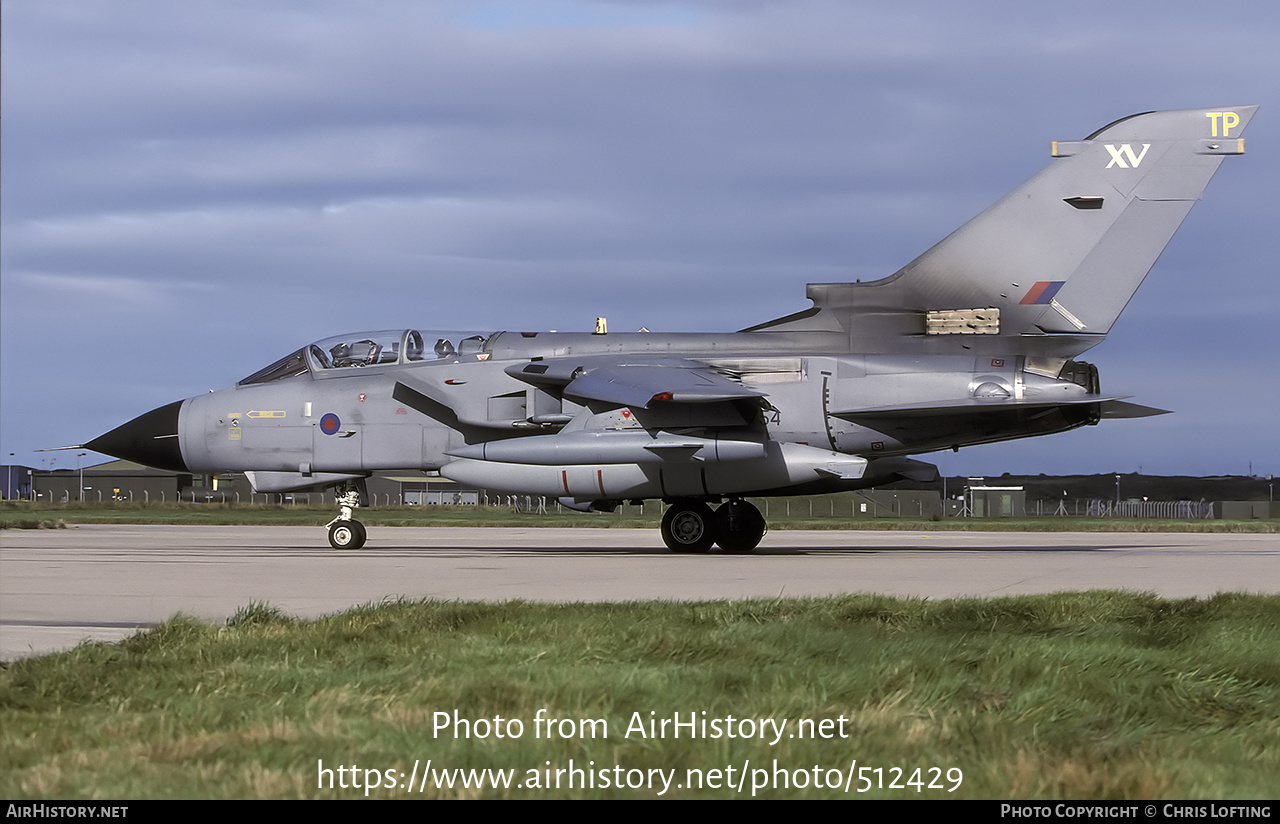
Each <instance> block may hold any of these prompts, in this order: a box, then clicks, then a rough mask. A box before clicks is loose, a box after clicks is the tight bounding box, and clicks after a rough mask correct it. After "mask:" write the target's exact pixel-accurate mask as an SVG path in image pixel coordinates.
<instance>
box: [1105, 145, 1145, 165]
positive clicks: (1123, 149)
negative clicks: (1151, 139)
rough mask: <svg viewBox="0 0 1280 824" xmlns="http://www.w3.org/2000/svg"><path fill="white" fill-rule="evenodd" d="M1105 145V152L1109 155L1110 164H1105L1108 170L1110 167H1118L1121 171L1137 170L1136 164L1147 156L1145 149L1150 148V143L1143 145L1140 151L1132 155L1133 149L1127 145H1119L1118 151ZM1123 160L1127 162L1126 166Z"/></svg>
mask: <svg viewBox="0 0 1280 824" xmlns="http://www.w3.org/2000/svg"><path fill="white" fill-rule="evenodd" d="M1105 145H1106V147H1107V152H1108V153H1110V155H1111V162H1110V163H1108V164H1107V168H1108V169H1110V168H1111V167H1112V166H1119V167H1120V168H1121V169H1129V168H1133V169H1136V168H1138V164H1139V163H1141V162H1142V158H1144V157H1146V156H1147V149H1150V148H1151V144H1150V143H1143V144H1142V151H1141V152H1138V153H1137V154H1134V153H1133V147H1132V146H1130V145H1129V144H1128V143H1122V144H1120V148H1118V149H1117V148H1116V147H1115V146H1112V145H1111V144H1110V143H1107V144H1105ZM1125 160H1128V161H1129V163H1128V164H1127V165H1126V164H1125Z"/></svg>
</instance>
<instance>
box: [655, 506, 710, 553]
mask: <svg viewBox="0 0 1280 824" xmlns="http://www.w3.org/2000/svg"><path fill="white" fill-rule="evenodd" d="M662 540H663V542H664V543H665V544H666V545H667V548H668V549H670V550H671V551H672V552H706V551H708V550H709V549H711V545H712V544H714V543H715V542H716V539H715V520H714V516H713V515H712V512H711V507H709V506H707V505H706V504H704V503H701V502H693V503H677V504H673V505H672V506H671V508H670V509H668V510H667V514H666V515H663V516H662Z"/></svg>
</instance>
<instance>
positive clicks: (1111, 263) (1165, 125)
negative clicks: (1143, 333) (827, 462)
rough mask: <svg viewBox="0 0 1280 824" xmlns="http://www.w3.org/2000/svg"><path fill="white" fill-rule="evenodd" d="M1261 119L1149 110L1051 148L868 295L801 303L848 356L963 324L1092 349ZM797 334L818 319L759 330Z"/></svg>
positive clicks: (831, 291)
mask: <svg viewBox="0 0 1280 824" xmlns="http://www.w3.org/2000/svg"><path fill="white" fill-rule="evenodd" d="M1256 110H1257V106H1235V107H1223V108H1212V109H1191V110H1186V111H1172V112H1148V113H1145V114H1136V115H1132V116H1130V117H1126V118H1124V119H1122V120H1117V121H1116V122H1114V123H1112V124H1110V125H1109V126H1105V127H1103V128H1102V129H1099V130H1098V131H1096V132H1094V133H1093V134H1091V135H1089V137H1087V138H1085V139H1084V140H1079V141H1071V142H1055V143H1053V144H1052V146H1051V154H1052V156H1053V157H1054V158H1055V159H1054V160H1053V162H1052V163H1050V164H1049V166H1047V167H1046V168H1045V169H1044V170H1042V171H1041V172H1040V173H1039V174H1037V175H1035V176H1034V177H1032V178H1031V179H1030V180H1028V181H1027V182H1026V183H1024V184H1022V185H1021V186H1019V187H1018V188H1017V189H1014V190H1013V191H1012V192H1010V193H1009V194H1008V195H1006V196H1005V197H1004V198H1002V199H1001V200H1000V201H999V202H997V203H996V204H995V205H993V206H991V207H990V208H989V209H987V210H986V211H984V212H983V213H982V214H980V215H978V216H977V217H975V218H974V219H973V220H971V221H969V222H968V223H966V224H965V225H964V226H962V227H960V228H959V229H958V230H956V231H955V232H953V233H952V234H951V235H950V236H948V237H947V238H946V239H944V240H943V241H941V242H940V243H938V244H937V245H936V246H934V247H933V248H932V249H930V250H929V251H927V252H925V253H924V254H923V255H921V256H920V257H918V258H916V259H915V260H913V261H912V262H911V263H909V264H908V265H907V266H905V267H904V268H903V269H901V270H900V271H899V272H897V273H896V274H894V275H892V276H890V277H888V278H886V279H884V280H880V281H875V282H872V283H866V284H849V283H815V284H810V285H809V292H808V294H809V297H810V298H812V299H813V301H814V304H815V307H816V308H817V309H818V310H819V312H818V314H819V315H825V316H826V323H832V322H838V323H839V325H840V326H841V327H842V328H844V329H845V330H846V331H848V332H849V334H850V338H851V342H852V343H854V344H855V345H856V344H857V343H858V342H859V341H866V340H880V341H883V340H884V339H885V337H886V336H891V337H898V336H901V335H920V336H929V335H935V334H948V335H951V334H956V328H957V325H959V326H960V327H964V326H966V324H967V323H971V324H972V326H973V327H974V328H973V331H972V334H979V335H1000V336H1010V335H1013V336H1022V335H1052V336H1056V335H1066V336H1071V337H1072V338H1074V339H1076V340H1080V339H1081V338H1092V339H1094V340H1095V341H1096V340H1097V339H1100V338H1101V336H1103V335H1105V334H1106V333H1107V332H1108V331H1109V330H1110V329H1111V325H1112V324H1113V323H1114V322H1115V319H1116V317H1117V316H1119V314H1120V312H1121V310H1123V309H1124V307H1125V305H1126V304H1127V303H1128V302H1129V299H1130V298H1131V297H1132V296H1133V293H1134V292H1135V291H1137V289H1138V286H1139V285H1141V283H1142V280H1143V278H1144V277H1146V274H1147V272H1148V271H1150V269H1151V267H1152V266H1153V265H1154V264H1155V262H1156V258H1158V257H1159V256H1160V253H1161V252H1162V251H1163V250H1164V247H1165V245H1166V244H1168V242H1169V239H1170V238H1171V237H1173V233H1174V232H1175V231H1177V229H1178V226H1179V225H1181V223H1182V221H1183V219H1184V218H1185V217H1186V216H1187V213H1188V212H1189V211H1190V210H1191V207H1192V206H1193V205H1194V204H1195V201H1196V200H1198V199H1199V197H1200V194H1201V192H1203V191H1204V189H1205V187H1206V186H1207V185H1208V184H1209V180H1210V178H1212V177H1213V174H1214V172H1216V171H1217V169H1218V166H1219V164H1221V163H1222V159H1223V158H1224V157H1225V156H1227V155H1233V154H1242V153H1243V152H1244V140H1243V139H1242V137H1241V135H1242V134H1243V133H1244V129H1245V127H1246V126H1247V125H1248V123H1249V120H1250V118H1252V116H1253V114H1254V112H1255V111H1256ZM993 309H994V310H998V311H996V312H991V311H990V310H993ZM977 310H983V312H977ZM975 312H976V314H975V315H974V316H973V317H972V318H970V316H969V314H966V313H975ZM984 312H985V314H984ZM796 322H803V323H806V324H807V325H808V326H814V325H815V323H817V322H818V318H815V317H813V313H812V312H811V313H809V315H808V317H806V318H804V319H803V321H801V319H800V318H799V316H797V318H796V319H795V320H791V319H783V320H782V321H779V322H775V323H773V324H764V325H762V326H760V327H756V329H759V330H761V331H764V330H770V331H772V330H783V329H787V328H788V327H790V326H792V325H793V324H794V323H796ZM815 328H816V327H815ZM1088 345H1091V344H1087V343H1085V344H1083V346H1077V347H1076V348H1085V347H1087V346H1088Z"/></svg>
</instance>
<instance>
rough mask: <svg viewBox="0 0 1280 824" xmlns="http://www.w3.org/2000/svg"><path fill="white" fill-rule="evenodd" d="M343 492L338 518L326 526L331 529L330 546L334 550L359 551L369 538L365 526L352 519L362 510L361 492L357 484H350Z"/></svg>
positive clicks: (339, 497) (339, 501)
mask: <svg viewBox="0 0 1280 824" xmlns="http://www.w3.org/2000/svg"><path fill="white" fill-rule="evenodd" d="M342 490H343V491H342V494H341V495H339V496H338V508H339V512H338V517H336V518H334V519H333V520H332V521H330V522H329V523H327V524H325V526H326V527H328V528H329V545H330V546H332V547H333V548H334V549H359V548H360V547H362V546H364V542H365V538H367V537H368V534H367V533H366V532H365V529H364V524H362V523H360V522H359V521H357V520H354V519H353V518H352V517H351V516H352V514H354V512H355V510H357V509H359V508H360V490H359V489H358V488H357V486H356V485H355V484H348V485H346V486H344V487H343V488H342Z"/></svg>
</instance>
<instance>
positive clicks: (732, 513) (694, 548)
mask: <svg viewBox="0 0 1280 824" xmlns="http://www.w3.org/2000/svg"><path fill="white" fill-rule="evenodd" d="M766 531H768V527H767V525H766V524H765V521H764V516H763V515H761V514H760V510H758V509H756V508H755V507H754V506H752V505H751V504H749V503H747V502H746V501H744V500H741V499H736V498H735V499H734V500H731V501H729V502H728V503H725V504H722V505H721V506H720V508H719V509H717V510H715V511H714V512H712V511H711V507H709V506H707V505H706V504H705V503H703V502H702V501H691V500H678V501H675V502H673V503H672V504H671V507H670V508H669V509H668V510H667V513H666V514H665V515H663V516H662V540H663V542H664V543H665V544H666V545H667V548H668V549H670V550H671V551H672V552H707V551H709V550H710V549H711V545H712V544H718V545H719V546H720V548H721V549H723V550H724V551H725V552H732V553H738V554H745V553H747V552H750V551H751V550H753V549H755V548H756V546H757V545H758V544H759V543H760V539H761V538H763V537H764V534H765V532H766Z"/></svg>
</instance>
